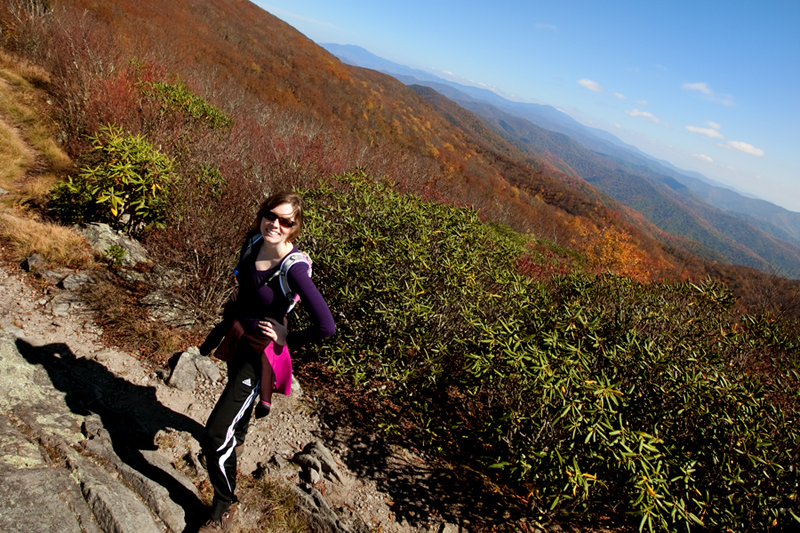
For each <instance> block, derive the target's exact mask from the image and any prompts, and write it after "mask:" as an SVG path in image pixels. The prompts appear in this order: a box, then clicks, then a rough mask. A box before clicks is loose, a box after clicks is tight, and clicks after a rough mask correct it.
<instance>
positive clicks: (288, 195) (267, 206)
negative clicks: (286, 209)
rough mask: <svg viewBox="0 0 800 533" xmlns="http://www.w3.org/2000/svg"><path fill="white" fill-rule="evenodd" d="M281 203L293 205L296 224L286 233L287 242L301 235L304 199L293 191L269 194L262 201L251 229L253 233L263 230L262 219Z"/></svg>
mask: <svg viewBox="0 0 800 533" xmlns="http://www.w3.org/2000/svg"><path fill="white" fill-rule="evenodd" d="M281 204H289V205H290V206H292V216H293V217H294V226H292V229H290V230H289V233H288V234H287V235H286V242H294V240H295V239H296V238H297V237H298V236H299V235H300V230H302V229H303V199H302V198H301V197H300V195H298V194H295V193H293V192H279V193H276V194H273V195H270V196H268V197H267V199H266V200H264V201H263V202H262V203H261V207H260V208H259V209H258V214H257V215H256V222H255V225H254V226H253V229H252V230H251V233H252V232H253V231H255V232H259V231H261V219H262V218H264V214H265V213H267V212H268V211H272V210H273V209H275V208H276V207H278V206H279V205H281Z"/></svg>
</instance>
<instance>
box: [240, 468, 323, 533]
mask: <svg viewBox="0 0 800 533" xmlns="http://www.w3.org/2000/svg"><path fill="white" fill-rule="evenodd" d="M238 485H239V486H238V487H237V490H236V492H237V495H238V496H239V502H240V503H239V515H238V520H237V522H238V524H239V531H240V532H241V533H257V532H258V533H304V532H306V531H309V530H310V528H309V526H308V524H307V523H306V521H305V520H304V519H303V513H302V511H300V510H299V508H298V504H297V500H296V498H295V495H294V493H293V492H292V490H291V489H290V488H289V487H288V486H287V485H286V484H285V483H282V482H281V480H279V479H273V478H270V477H269V476H264V477H262V478H260V479H254V478H252V477H250V476H242V475H240V476H239V483H238Z"/></svg>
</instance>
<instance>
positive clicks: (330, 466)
mask: <svg viewBox="0 0 800 533" xmlns="http://www.w3.org/2000/svg"><path fill="white" fill-rule="evenodd" d="M301 454H308V455H310V456H311V457H314V458H315V459H316V460H317V461H318V462H319V464H320V468H321V471H322V472H324V473H325V476H326V477H327V478H328V479H330V480H331V481H338V482H339V483H342V482H343V481H344V478H342V474H341V472H340V471H339V467H338V466H337V464H336V460H335V459H334V458H333V455H332V454H331V452H330V451H329V450H328V449H327V448H326V447H325V446H324V445H323V444H322V443H321V442H319V441H314V442H311V443H309V444H307V445H306V447H305V448H303V451H302V452H301ZM295 460H297V459H296V458H295Z"/></svg>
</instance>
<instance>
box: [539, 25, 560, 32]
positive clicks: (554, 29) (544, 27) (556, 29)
mask: <svg viewBox="0 0 800 533" xmlns="http://www.w3.org/2000/svg"><path fill="white" fill-rule="evenodd" d="M533 27H534V28H536V29H537V30H549V31H558V28H556V27H555V26H553V25H552V24H534V25H533Z"/></svg>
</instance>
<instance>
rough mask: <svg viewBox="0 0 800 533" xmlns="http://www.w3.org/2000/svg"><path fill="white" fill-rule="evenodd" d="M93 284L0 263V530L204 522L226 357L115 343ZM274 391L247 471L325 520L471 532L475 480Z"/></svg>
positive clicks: (324, 527)
mask: <svg viewBox="0 0 800 533" xmlns="http://www.w3.org/2000/svg"><path fill="white" fill-rule="evenodd" d="M91 281H92V280H91V278H90V277H89V276H86V275H79V274H78V275H76V274H75V273H67V272H64V273H61V274H59V273H54V272H42V273H39V274H38V275H36V276H34V275H33V274H30V273H26V272H24V271H23V270H22V269H20V268H18V267H16V266H14V265H9V264H8V263H6V264H5V265H4V266H3V267H2V268H0V326H1V327H0V404H1V405H2V411H1V412H0V476H2V478H3V480H4V483H2V484H0V531H31V532H34V531H48V532H65V533H66V532H76V533H78V532H83V533H94V532H101V531H102V532H112V531H113V532H119V533H133V532H137V533H139V532H150V531H152V532H158V531H160V532H172V533H179V532H183V531H186V532H193V531H196V528H197V527H198V526H199V525H200V523H202V521H203V520H205V518H206V514H205V507H204V505H203V501H207V500H208V499H209V489H208V483H207V476H206V474H205V471H204V470H203V469H202V467H201V466H200V465H199V461H198V452H199V450H200V445H199V439H200V438H201V435H202V430H203V424H204V423H205V420H206V419H207V417H208V415H209V413H210V412H211V409H212V407H213V405H214V403H215V401H216V399H217V397H218V396H219V394H220V392H221V391H222V389H223V387H224V383H225V371H224V367H223V366H222V363H220V362H213V360H211V359H209V358H205V357H201V356H200V355H199V352H196V351H195V350H192V349H187V350H186V351H185V352H184V353H182V354H181V355H180V357H179V358H178V359H177V364H176V365H175V367H174V368H147V367H146V366H144V365H145V364H146V363H143V362H142V361H141V360H140V359H139V358H137V354H136V353H126V352H124V351H122V350H119V349H116V348H114V347H108V346H105V345H104V344H103V342H102V331H101V329H100V328H99V327H98V326H97V325H96V324H95V322H94V320H93V317H92V314H91V312H90V311H89V309H88V308H87V307H86V306H85V305H84V304H83V302H82V300H81V298H80V285H81V284H83V283H91ZM185 348H188V347H185ZM298 378H299V380H300V382H302V381H303V379H304V376H302V375H300V376H298ZM274 399H275V400H276V401H275V404H274V407H273V410H272V413H271V414H270V415H269V416H267V417H265V418H262V419H259V420H256V419H255V418H254V419H253V422H252V424H251V427H250V432H249V433H248V437H247V442H246V446H245V450H244V453H243V454H242V456H241V457H240V458H239V463H238V469H239V472H240V478H242V477H247V478H256V477H259V476H270V477H271V478H273V479H276V480H279V481H280V483H283V484H284V485H286V486H288V487H290V488H291V490H292V492H293V494H294V495H295V498H296V500H297V501H298V502H299V503H300V506H301V508H302V509H303V510H304V512H305V513H306V514H307V518H308V520H309V522H310V523H311V524H312V526H313V529H314V530H315V531H331V532H334V531H343V532H347V531H352V532H370V531H375V532H397V533H405V532H410V531H430V532H433V531H436V532H440V531H447V532H454V531H470V530H472V529H473V528H472V527H471V525H470V520H471V518H472V517H473V514H472V513H481V512H484V511H483V510H482V505H483V499H482V498H483V496H480V495H479V494H480V493H481V492H482V491H480V490H478V488H477V487H474V486H471V485H470V483H469V481H467V479H466V478H464V477H463V476H459V475H457V474H456V472H455V471H453V470H452V469H451V468H450V467H448V466H447V465H445V464H440V463H437V462H436V461H434V460H432V459H426V458H425V457H423V456H421V455H419V454H416V453H413V452H411V451H408V450H405V449H403V448H400V447H398V446H394V445H390V444H388V443H386V442H384V441H383V440H382V439H380V438H378V437H377V436H375V435H371V434H368V433H363V432H360V431H358V430H356V429H353V428H351V427H347V426H346V425H344V424H340V423H338V421H339V420H340V419H341V417H340V415H341V413H337V412H336V409H331V408H329V407H330V403H329V402H328V400H326V399H325V398H323V397H320V396H316V395H314V394H309V393H305V394H304V393H303V391H302V389H301V386H300V383H295V385H294V386H293V393H292V394H291V395H290V396H288V397H284V396H280V395H276V396H275V397H274ZM259 513H260V511H259V510H258V509H256V508H253V506H252V505H251V506H250V507H248V505H247V504H244V503H243V504H242V505H241V506H240V508H239V510H238V512H237V523H236V524H235V525H234V527H233V529H232V531H234V532H235V531H239V532H241V533H246V532H249V531H257V530H259V529H257V528H256V525H257V524H258V522H259V519H260V515H259ZM507 516H508V515H506V517H507ZM496 519H497V522H503V521H504V520H503V516H502V513H501V514H500V515H499V516H497V517H496ZM522 526H523V527H522V530H525V531H536V530H537V529H538V528H541V527H542V526H538V525H537V526H538V527H533V524H531V525H526V524H524V523H523V524H522ZM514 529H516V530H519V528H518V527H517V528H514ZM549 529H551V530H558V528H557V526H555V527H552V528H549Z"/></svg>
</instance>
